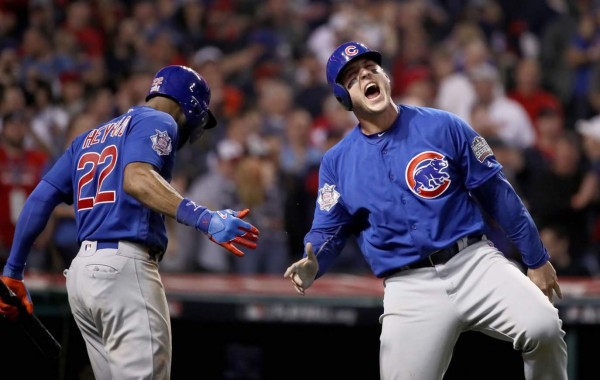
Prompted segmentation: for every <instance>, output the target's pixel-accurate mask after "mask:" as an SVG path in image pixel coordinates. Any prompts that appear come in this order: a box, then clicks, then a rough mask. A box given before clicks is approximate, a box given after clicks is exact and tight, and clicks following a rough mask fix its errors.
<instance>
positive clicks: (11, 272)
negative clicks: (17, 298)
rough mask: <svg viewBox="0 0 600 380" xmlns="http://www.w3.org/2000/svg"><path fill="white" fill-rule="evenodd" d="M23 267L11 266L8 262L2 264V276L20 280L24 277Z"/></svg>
mask: <svg viewBox="0 0 600 380" xmlns="http://www.w3.org/2000/svg"><path fill="white" fill-rule="evenodd" d="M24 272H25V269H23V268H21V269H19V268H13V267H12V266H11V265H10V264H9V263H7V264H6V265H5V266H4V269H3V270H2V277H10V278H13V279H15V280H22V279H23V278H24Z"/></svg>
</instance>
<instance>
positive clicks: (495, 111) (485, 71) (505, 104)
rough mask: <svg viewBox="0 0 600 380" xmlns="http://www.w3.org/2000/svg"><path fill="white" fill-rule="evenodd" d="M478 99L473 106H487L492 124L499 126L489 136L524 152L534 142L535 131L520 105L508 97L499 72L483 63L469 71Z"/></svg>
mask: <svg viewBox="0 0 600 380" xmlns="http://www.w3.org/2000/svg"><path fill="white" fill-rule="evenodd" d="M469 76H470V79H471V83H472V85H473V89H474V90H475V100H474V103H473V104H472V106H475V105H481V106H483V107H486V108H487V110H488V113H489V118H490V122H491V123H493V124H494V125H495V126H496V127H495V130H494V131H490V134H492V135H495V137H498V138H500V139H502V140H504V142H505V143H506V144H508V145H511V146H514V147H517V148H519V149H525V148H527V147H530V146H532V145H533V144H534V143H535V131H534V128H533V125H532V124H531V121H530V120H529V116H528V115H527V112H525V109H524V108H523V106H521V104H519V103H518V102H516V101H515V100H512V99H510V98H508V97H507V96H506V94H505V90H504V85H503V83H502V81H501V78H500V76H499V73H498V70H497V69H496V68H495V67H494V66H492V65H491V64H487V63H485V64H482V65H480V66H477V67H476V68H474V69H473V70H471V71H470V72H469Z"/></svg>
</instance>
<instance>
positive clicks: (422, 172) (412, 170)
mask: <svg viewBox="0 0 600 380" xmlns="http://www.w3.org/2000/svg"><path fill="white" fill-rule="evenodd" d="M447 167H448V160H447V159H446V157H444V155H442V154H440V153H438V152H431V151H427V152H422V153H419V154H417V155H416V156H414V157H413V158H412V159H411V160H410V162H409V163H408V165H407V167H406V174H405V177H406V183H407V184H408V187H409V188H410V190H411V191H412V192H413V193H415V194H416V195H418V196H419V197H421V198H425V199H433V198H437V197H439V196H440V195H441V194H443V193H444V191H446V189H448V187H449V186H450V183H451V182H452V180H451V179H450V175H449V174H448V173H446V168H447Z"/></svg>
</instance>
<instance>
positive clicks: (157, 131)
mask: <svg viewBox="0 0 600 380" xmlns="http://www.w3.org/2000/svg"><path fill="white" fill-rule="evenodd" d="M176 146H177V124H176V123H175V120H174V119H173V118H172V117H171V116H169V115H168V114H166V113H162V112H153V113H152V114H151V115H147V116H144V117H141V118H139V119H138V120H136V121H134V122H133V123H132V125H131V127H130V128H129V130H128V132H127V140H126V145H125V149H123V151H124V154H123V163H124V166H126V165H127V164H129V163H132V162H146V163H149V164H152V165H153V166H154V167H156V168H158V169H159V170H160V169H162V168H163V167H164V166H165V165H166V164H167V163H168V162H169V161H171V160H173V157H174V154H175V147H176Z"/></svg>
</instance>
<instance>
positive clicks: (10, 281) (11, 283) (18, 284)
mask: <svg viewBox="0 0 600 380" xmlns="http://www.w3.org/2000/svg"><path fill="white" fill-rule="evenodd" d="M0 278H1V279H2V282H4V284H6V286H7V287H8V288H9V289H10V291H12V292H13V293H14V294H15V295H16V297H17V298H18V299H19V300H20V302H21V303H23V306H25V309H26V310H27V312H28V313H29V314H31V313H33V303H31V297H30V296H29V292H28V291H27V289H26V288H25V283H24V282H23V281H22V280H16V279H14V278H11V277H6V276H2V277H0ZM11 296H12V295H11ZM13 297H14V296H13ZM9 302H10V303H9ZM0 314H2V315H4V316H5V317H6V318H8V319H9V320H11V321H14V320H16V319H17V317H18V316H19V309H18V308H17V306H16V305H15V304H14V302H12V301H11V300H10V297H9V298H8V299H4V298H3V297H0Z"/></svg>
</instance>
